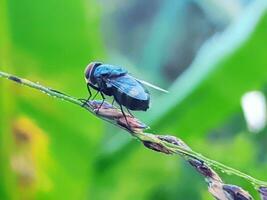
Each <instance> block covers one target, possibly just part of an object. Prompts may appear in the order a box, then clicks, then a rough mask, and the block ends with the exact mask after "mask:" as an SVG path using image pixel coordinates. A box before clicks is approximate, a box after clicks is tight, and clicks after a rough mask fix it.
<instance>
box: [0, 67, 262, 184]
mask: <svg viewBox="0 0 267 200" xmlns="http://www.w3.org/2000/svg"><path fill="white" fill-rule="evenodd" d="M0 77H3V78H6V79H9V80H12V81H14V82H16V83H18V84H21V85H25V86H28V87H31V88H34V89H37V90H39V91H42V92H43V93H45V94H47V95H49V96H53V97H56V98H59V99H62V100H64V101H68V102H70V103H73V104H76V105H78V106H80V107H82V108H85V109H87V110H88V111H90V112H91V113H93V114H94V115H96V116H97V117H99V118H101V119H103V120H105V121H108V122H110V123H112V124H115V125H117V126H118V127H120V128H122V126H119V125H118V124H116V123H115V122H114V121H113V120H111V119H107V118H105V117H103V116H101V115H98V114H96V112H95V111H94V109H93V108H91V107H90V106H88V105H84V102H83V101H81V100H79V99H77V98H75V97H72V96H69V95H66V94H64V93H62V92H59V91H57V90H54V89H51V88H48V87H45V86H42V85H40V84H39V83H34V82H32V81H29V80H27V79H23V78H19V77H17V76H14V75H11V74H8V73H5V72H1V71H0ZM126 130H127V129H126ZM127 131H128V132H129V133H131V135H132V136H134V137H136V138H137V139H139V140H140V141H142V142H151V143H154V144H158V145H161V146H162V147H164V148H165V149H167V150H168V151H169V152H171V153H174V154H179V155H181V156H183V157H186V156H188V157H191V158H194V159H198V160H201V161H203V162H205V163H206V164H207V165H209V166H213V167H215V168H217V169H219V170H221V171H222V172H226V173H227V174H232V175H236V176H239V177H242V178H244V179H246V180H248V181H249V182H250V183H252V184H254V185H255V186H257V187H259V186H264V187H267V182H264V181H261V180H258V179H256V178H253V177H252V176H250V175H247V174H245V173H243V172H241V171H239V170H237V169H234V168H232V167H228V166H226V165H224V164H222V163H219V162H217V161H214V160H212V159H209V158H206V157H204V156H203V155H201V154H199V153H197V152H194V151H192V150H190V149H185V148H184V147H182V146H178V145H175V144H172V143H170V142H167V141H163V140H160V139H159V138H158V137H157V135H154V134H150V133H145V132H143V131H130V130H127Z"/></svg>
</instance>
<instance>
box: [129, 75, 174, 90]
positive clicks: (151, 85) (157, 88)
mask: <svg viewBox="0 0 267 200" xmlns="http://www.w3.org/2000/svg"><path fill="white" fill-rule="evenodd" d="M132 78H134V79H135V80H137V81H138V82H140V83H142V84H144V85H146V86H148V87H151V88H153V89H155V90H158V91H161V92H165V93H169V91H167V90H164V89H162V88H160V87H158V86H156V85H153V84H151V83H148V82H146V81H144V80H140V79H137V78H135V77H132Z"/></svg>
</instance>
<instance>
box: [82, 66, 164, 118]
mask: <svg viewBox="0 0 267 200" xmlns="http://www.w3.org/2000/svg"><path fill="white" fill-rule="evenodd" d="M84 73H85V81H86V83H87V88H88V92H89V97H88V99H87V100H90V98H91V97H92V93H91V90H90V87H91V88H93V89H95V90H96V91H97V93H96V95H97V94H98V93H100V94H101V96H102V98H103V101H102V104H103V103H104V101H105V95H107V96H113V97H114V100H115V101H116V102H117V103H118V105H119V106H120V109H121V111H122V114H123V115H124V117H125V113H124V111H123V108H122V106H124V107H126V109H127V110H128V112H129V113H130V111H129V110H142V111H146V110H147V109H148V108H149V102H150V94H149V92H148V90H147V89H146V88H145V87H144V85H147V86H150V87H153V88H155V89H158V90H160V91H163V92H167V91H166V90H163V89H161V88H159V87H157V86H154V85H152V84H150V83H147V82H145V81H142V80H138V79H136V78H135V77H133V76H131V75H130V74H128V72H127V70H125V69H123V68H122V67H118V66H113V65H109V64H102V63H100V62H92V63H90V64H89V65H88V66H87V67H86V69H85V72H84ZM96 95H95V96H96ZM102 104H101V105H100V106H99V108H100V107H101V106H102ZM98 110H99V109H98ZM130 114H131V113H130ZM125 119H126V121H127V118H126V117H125Z"/></svg>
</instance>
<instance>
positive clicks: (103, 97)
mask: <svg viewBox="0 0 267 200" xmlns="http://www.w3.org/2000/svg"><path fill="white" fill-rule="evenodd" d="M98 92H99V91H97V93H98ZM100 94H101V96H102V99H103V100H102V102H101V104H100V106H98V109H97V111H96V113H98V112H99V109H100V108H101V107H102V105H103V103H104V102H105V99H106V97H105V96H104V94H103V93H102V92H100Z"/></svg>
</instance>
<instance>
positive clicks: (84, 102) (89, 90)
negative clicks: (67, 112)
mask: <svg viewBox="0 0 267 200" xmlns="http://www.w3.org/2000/svg"><path fill="white" fill-rule="evenodd" d="M86 86H87V90H88V92H89V97H88V98H87V99H79V100H80V101H81V102H82V103H83V105H82V107H84V106H85V105H86V104H87V103H88V101H89V100H90V98H91V97H92V92H91V89H90V85H89V84H87V85H86Z"/></svg>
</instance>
